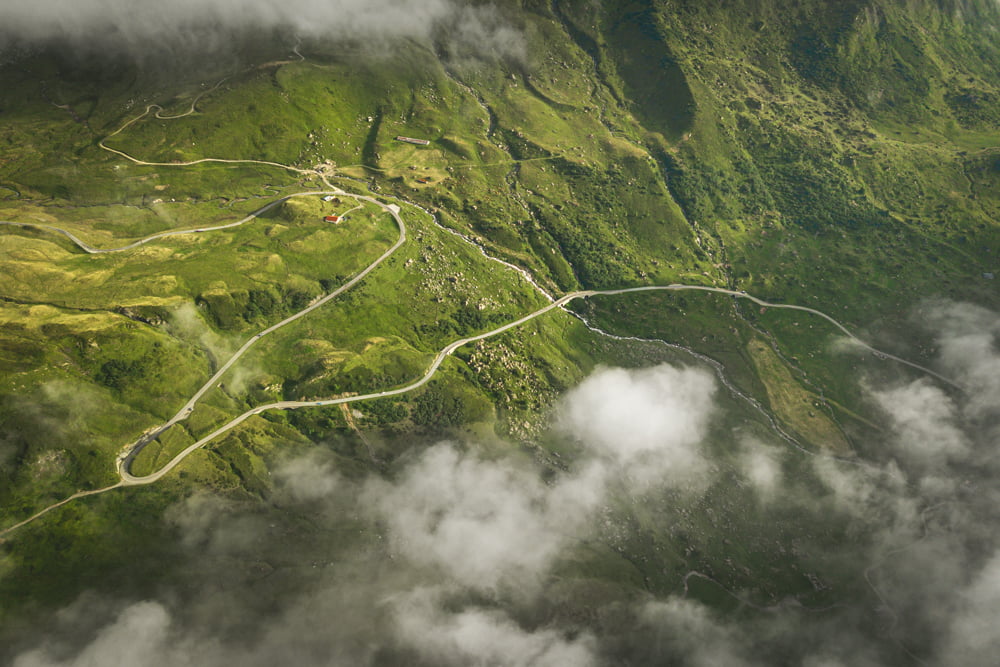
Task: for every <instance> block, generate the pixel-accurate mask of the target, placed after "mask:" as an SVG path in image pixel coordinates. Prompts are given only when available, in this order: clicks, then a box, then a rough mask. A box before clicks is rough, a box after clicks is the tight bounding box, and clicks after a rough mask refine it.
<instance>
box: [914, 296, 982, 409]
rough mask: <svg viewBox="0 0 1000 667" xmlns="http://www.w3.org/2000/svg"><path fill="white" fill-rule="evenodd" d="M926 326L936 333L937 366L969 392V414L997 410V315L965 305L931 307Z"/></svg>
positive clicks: (948, 304) (952, 304)
mask: <svg viewBox="0 0 1000 667" xmlns="http://www.w3.org/2000/svg"><path fill="white" fill-rule="evenodd" d="M927 324H928V325H929V326H930V327H932V328H933V329H935V330H936V331H937V332H938V345H939V347H940V351H939V356H940V359H941V364H942V365H943V366H944V367H945V369H946V370H947V371H948V372H949V373H951V374H953V375H955V376H956V377H957V378H958V379H959V381H960V383H961V384H962V385H963V386H965V387H966V388H967V389H968V390H969V392H970V395H969V406H968V411H969V413H970V414H971V415H973V416H983V415H987V414H996V413H997V412H998V411H1000V351H998V347H997V339H998V337H1000V315H998V314H997V313H994V312H992V311H990V310H987V309H985V308H981V307H979V306H975V305H972V304H968V303H946V304H934V305H933V306H931V308H930V310H929V313H928V314H927Z"/></svg>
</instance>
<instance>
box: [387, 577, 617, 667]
mask: <svg viewBox="0 0 1000 667" xmlns="http://www.w3.org/2000/svg"><path fill="white" fill-rule="evenodd" d="M437 597H438V594H437V593H435V592H433V591H428V590H419V591H416V592H414V593H412V594H410V595H407V596H405V597H404V598H403V599H401V600H397V601H395V609H394V612H395V619H396V628H395V634H396V638H397V640H399V641H400V642H402V643H403V644H404V645H406V646H408V647H411V648H413V649H414V650H416V652H417V653H418V654H420V655H421V656H422V657H424V658H425V659H428V660H430V661H432V662H433V663H434V664H442V665H477V666H482V667H488V666H491V665H496V666H497V667H499V666H501V665H502V666H503V667H528V666H531V667H563V666H567V665H573V666H574V667H589V666H591V665H595V664H597V662H596V658H595V655H594V650H595V645H596V642H595V640H594V639H593V637H591V636H590V635H588V634H586V633H585V634H582V635H580V636H577V637H575V638H573V639H567V638H566V637H564V636H563V634H562V633H560V632H557V631H555V630H551V629H540V630H535V631H528V630H525V629H523V628H522V627H520V626H519V625H518V624H517V623H515V622H514V621H513V620H511V619H510V617H508V616H507V615H506V614H504V613H503V612H500V611H496V610H487V609H478V608H466V609H462V610H460V611H454V612H450V611H445V610H444V609H442V605H441V602H440V600H438V599H437Z"/></svg>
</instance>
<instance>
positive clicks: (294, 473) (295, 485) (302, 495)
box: [273, 451, 344, 502]
mask: <svg viewBox="0 0 1000 667" xmlns="http://www.w3.org/2000/svg"><path fill="white" fill-rule="evenodd" d="M273 476H274V479H275V481H276V482H277V483H278V486H279V488H280V489H281V490H282V491H284V492H285V493H287V494H288V495H289V496H291V497H292V498H293V499H295V500H296V501H298V502H316V501H320V500H324V499H327V498H330V497H331V496H332V495H333V494H334V493H335V492H336V491H338V490H339V489H341V488H342V487H343V485H344V481H343V480H342V479H341V477H340V474H339V473H338V472H337V471H336V469H335V468H334V465H333V462H332V461H329V460H326V459H325V458H324V457H323V456H322V455H321V454H320V453H319V452H318V451H312V452H310V453H308V454H306V455H305V456H300V457H297V458H294V459H291V460H289V461H286V462H285V463H283V464H281V465H279V466H278V467H277V468H276V469H275V471H274V475H273Z"/></svg>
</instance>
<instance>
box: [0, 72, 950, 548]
mask: <svg viewBox="0 0 1000 667" xmlns="http://www.w3.org/2000/svg"><path fill="white" fill-rule="evenodd" d="M221 84H222V81H220V82H219V83H218V84H216V86H215V87H214V88H212V89H210V90H207V91H205V92H203V93H202V94H201V95H199V96H198V97H196V98H195V100H194V101H193V102H192V103H191V107H190V109H189V110H188V111H187V112H185V113H183V114H179V115H177V116H162V115H161V112H162V108H161V107H160V106H158V105H155V104H154V105H149V106H148V107H146V111H145V112H144V113H143V114H142V115H140V116H137V117H136V118H133V119H132V120H130V121H128V122H126V123H125V124H124V125H122V126H121V127H120V128H119V129H118V130H116V131H115V132H113V133H112V134H110V135H108V136H107V137H105V139H103V140H101V141H100V142H99V143H98V145H99V146H100V147H101V148H102V149H104V150H106V151H108V152H110V153H113V154H115V155H118V156H120V157H122V158H124V159H126V160H129V161H130V162H133V163H135V164H138V165H142V166H157V167H161V166H162V167H183V166H191V165H197V164H205V163H225V164H259V165H266V166H271V167H277V168H280V169H285V170H288V171H292V172H294V173H298V174H302V175H310V176H316V177H318V178H319V179H320V180H321V181H322V182H323V183H324V184H325V185H326V186H327V188H328V189H327V190H323V191H307V192H299V193H295V194H292V195H288V196H285V197H281V198H279V199H277V200H275V201H273V202H271V203H270V204H267V205H266V206H264V207H262V208H260V209H258V210H257V211H254V212H253V213H251V214H250V215H248V216H247V217H245V218H243V219H241V220H238V221H236V222H232V223H227V224H224V225H217V226H213V227H201V228H196V229H184V230H173V231H168V232H160V233H157V234H153V235H151V236H148V237H145V238H143V239H139V240H137V241H134V242H132V243H130V244H128V245H124V246H121V247H117V248H95V247H93V246H91V245H89V244H87V243H86V242H84V241H82V240H81V239H79V238H78V237H77V236H75V235H74V234H73V233H72V232H69V231H67V230H65V229H61V228H59V227H55V226H52V225H45V224H36V223H21V222H10V221H0V224H3V225H12V226H20V227H32V228H36V229H42V230H47V231H50V232H53V233H58V234H62V235H63V236H65V237H66V238H68V239H69V240H70V241H72V242H73V243H75V244H76V245H77V246H78V247H80V248H81V249H82V250H84V251H85V252H87V253H89V254H101V253H112V252H122V251H126V250H130V249H132V248H136V247H139V246H141V245H144V244H146V243H150V242H152V241H155V240H157V239H162V238H168V237H172V236H180V235H184V234H193V233H204V232H211V231H219V230H223V229H229V228H233V227H238V226H240V225H243V224H246V223H248V222H250V221H252V220H254V219H256V218H257V217H259V216H260V215H262V214H263V213H265V212H267V211H269V210H271V209H272V208H274V207H275V206H278V205H280V204H281V203H283V202H286V201H288V200H289V199H292V198H293V197H305V196H321V195H325V194H332V195H338V196H342V197H350V198H354V199H355V200H357V201H359V202H369V203H372V204H374V205H376V206H378V207H380V208H382V209H383V210H384V211H386V212H388V213H389V214H390V215H392V217H393V219H394V221H395V222H396V225H397V227H398V229H399V238H398V240H397V241H396V242H395V243H394V244H393V245H392V246H391V247H390V248H389V249H387V250H386V251H385V252H384V253H383V254H382V255H380V256H379V257H378V258H377V259H375V260H374V261H373V262H372V263H371V264H369V265H368V266H367V267H366V268H365V269H363V270H362V271H361V272H359V273H358V274H357V275H355V276H354V277H353V278H351V279H350V280H348V281H347V282H346V283H344V284H343V285H341V286H340V287H339V288H337V289H336V290H334V291H332V292H330V293H329V294H327V295H326V296H324V297H322V298H321V299H319V300H317V301H315V302H314V303H312V304H310V305H309V306H307V307H306V308H303V309H302V310H300V311H298V312H297V313H295V314H293V315H291V316H289V317H287V318H285V319H284V320H282V321H280V322H278V323H276V324H274V325H272V326H270V327H268V328H266V329H264V330H262V331H261V332H259V333H257V334H255V335H254V336H253V337H252V338H250V339H249V340H247V341H246V342H245V343H244V344H243V345H242V346H241V347H240V348H239V349H238V350H237V351H236V352H235V353H233V355H232V356H230V358H229V359H228V360H227V361H226V362H225V363H224V364H223V365H222V366H220V367H219V368H218V370H216V372H215V373H214V374H213V375H212V377H211V378H209V380H208V381H207V382H205V383H204V384H203V385H202V386H201V388H199V389H198V391H197V392H195V394H194V395H193V396H192V397H191V398H190V400H188V402H187V403H185V404H184V406H183V407H182V408H181V409H180V410H179V411H178V412H177V413H176V414H175V415H174V416H173V417H171V418H170V419H169V420H168V421H166V422H165V423H163V424H161V425H160V426H158V427H155V428H153V429H151V430H149V431H147V432H146V433H145V434H143V436H142V437H141V438H139V440H138V441H136V442H135V443H133V444H132V445H130V446H128V447H126V448H125V451H124V452H123V453H122V454H121V455H120V456H119V457H118V459H117V461H116V467H117V471H118V474H119V476H120V478H121V481H120V482H118V483H117V484H114V485H112V486H108V487H105V488H101V489H94V490H91V491H82V492H79V493H76V494H73V495H72V496H70V497H68V498H66V499H64V500H62V501H60V502H58V503H55V504H53V505H51V506H49V507H47V508H45V509H43V510H41V511H40V512H38V513H36V514H34V515H33V516H31V517H29V518H27V519H25V520H23V521H21V522H19V523H17V524H14V525H13V526H9V527H8V528H6V529H3V530H0V538H2V537H3V536H4V535H5V534H7V533H9V532H11V531H13V530H16V529H17V528H20V527H22V526H24V525H27V524H28V523H31V522H32V521H34V520H36V519H38V518H39V517H41V516H44V515H45V514H47V513H48V512H50V511H52V510H54V509H56V508H58V507H61V506H63V505H65V504H66V503H68V502H70V501H72V500H75V499H77V498H83V497H87V496H93V495H97V494H100V493H104V492H106V491H110V490H112V489H116V488H122V487H130V486H141V485H146V484H152V483H154V482H156V481H158V480H159V479H161V478H162V477H163V476H164V475H166V474H168V473H169V472H170V471H172V470H173V469H174V468H176V467H177V466H178V465H180V464H181V463H182V462H183V461H184V460H185V459H186V458H187V457H188V456H190V455H191V454H192V453H194V452H195V451H197V450H198V449H200V448H202V447H204V446H205V445H207V444H208V443H209V442H211V441H213V440H215V439H216V438H218V437H219V436H221V435H223V434H225V433H227V432H229V431H231V430H233V429H234V428H236V427H237V426H239V425H240V424H242V423H243V422H245V421H246V420H247V419H249V418H250V417H253V416H255V415H259V414H261V413H262V412H265V411H268V410H294V409H299V408H305V407H325V406H334V405H343V404H348V403H356V402H360V401H367V400H374V399H379V398H387V397H390V396H398V395H402V394H406V393H409V392H412V391H414V390H416V389H418V388H420V387H422V386H423V385H425V384H427V382H429V381H430V380H431V378H432V377H433V376H434V375H435V374H436V373H437V371H438V369H439V368H440V366H441V364H442V363H444V361H445V359H447V357H448V356H450V355H451V354H452V353H453V352H455V351H456V350H457V349H459V348H461V347H462V346H464V345H468V344H469V343H473V342H476V341H480V340H484V339H487V338H491V337H494V336H498V335H500V334H502V333H504V332H506V331H509V330H511V329H514V328H516V327H519V326H521V325H523V324H525V323H527V322H530V321H532V320H534V319H536V318H538V317H540V316H542V315H545V314H546V313H548V312H550V311H552V310H555V309H557V308H565V306H566V305H567V304H568V303H570V302H571V301H573V300H575V299H585V298H591V297H595V296H617V295H624V294H637V293H642V292H657V291H701V292H711V293H716V294H724V295H728V296H731V297H734V298H741V299H747V300H749V301H752V302H753V303H756V304H758V305H761V306H765V307H768V308H777V309H786V310H797V311H801V312H804V313H809V314H812V315H815V316H818V317H820V318H822V319H824V320H826V321H827V322H829V323H830V324H832V325H833V326H834V327H836V328H837V329H838V330H839V331H840V332H842V333H843V334H844V335H845V336H847V337H848V338H849V339H850V340H852V341H854V342H855V343H856V344H857V345H859V346H860V347H861V348H863V349H865V350H868V351H869V352H871V353H873V354H875V355H877V356H879V357H880V358H883V359H891V360H893V361H896V362H898V363H901V364H904V365H906V366H909V367H911V368H914V369H916V370H919V371H921V372H923V373H926V374H928V375H931V376H933V377H935V378H937V379H938V380H940V381H942V382H944V383H946V384H948V385H949V386H952V387H955V388H957V389H959V390H961V387H959V386H958V385H957V384H955V383H954V382H953V381H951V380H949V379H948V378H946V377H943V376H942V375H940V374H939V373H937V372H935V371H933V370H931V369H929V368H926V367H924V366H921V365H919V364H916V363H913V362H910V361H907V360H906V359H902V358H900V357H897V356H895V355H891V354H888V353H885V352H882V351H880V350H877V349H875V348H874V347H872V346H871V345H869V344H867V343H865V342H864V341H862V340H861V339H859V338H858V337H857V336H855V335H854V334H853V333H851V331H850V330H849V329H847V328H846V327H845V326H844V325H842V324H841V323H840V322H838V321H837V320H835V319H834V318H832V317H830V316H829V315H827V314H826V313H823V312H822V311H819V310H816V309H814V308H808V307H805V306H795V305H790V304H779V303H772V302H769V301H765V300H763V299H760V298H758V297H755V296H751V295H749V294H747V293H746V292H742V291H736V290H730V289H725V288H719V287H707V286H704V285H684V284H672V285H663V286H653V285H651V286H643V287H631V288H623V289H613V290H581V291H576V292H571V293H569V294H566V295H564V296H562V297H561V298H558V299H555V300H552V297H551V296H550V295H549V294H548V293H547V292H546V291H545V290H543V289H542V288H541V287H540V286H539V285H538V284H537V283H536V282H535V281H534V279H533V277H532V276H531V275H530V274H528V273H527V272H526V271H525V270H524V269H522V268H520V267H516V266H513V265H510V264H507V263H506V262H502V260H498V261H501V262H502V263H503V264H505V265H506V266H507V267H509V268H510V269H512V270H515V271H517V272H519V273H520V274H521V275H522V276H525V277H526V279H527V280H528V282H529V283H530V284H532V285H533V286H534V287H535V289H537V290H538V291H539V292H540V293H541V294H543V295H544V296H545V297H546V298H547V299H548V300H549V301H550V303H548V304H547V305H545V306H544V307H542V308H539V309H538V310H535V311H534V312H532V313H529V314H527V315H525V316H523V317H521V318H520V319H517V320H515V321H512V322H509V323H507V324H505V325H503V326H500V327H497V328H495V329H492V330H490V331H487V332H485V333H481V334H477V335H474V336H469V337H465V338H460V339H458V340H456V341H454V342H452V343H449V344H448V345H447V346H445V347H444V348H442V349H441V350H440V351H439V352H438V353H437V354H436V355H435V356H434V358H433V359H432V361H431V363H430V365H429V366H428V368H427V370H426V371H425V372H424V374H423V375H422V376H421V377H420V378H418V379H417V380H415V381H414V382H412V383H410V384H408V385H405V386H402V387H398V388H394V389H386V390H384V391H380V392H375V393H369V394H362V395H358V396H349V397H343V398H336V399H327V400H318V401H278V402H275V403H268V404H266V405H261V406H258V407H255V408H252V409H250V410H247V411H246V412H244V413H243V414H241V415H239V416H238V417H235V418H234V419H232V420H230V421H229V422H227V423H226V424H224V425H222V426H220V427H219V428H217V429H216V430H214V431H213V432H212V433H209V434H208V435H206V436H204V437H203V438H201V439H199V440H198V441H197V442H195V443H194V444H192V445H190V446H188V447H187V448H185V449H184V450H183V451H181V452H180V453H178V454H177V455H176V456H175V457H174V458H173V459H171V460H170V461H169V462H168V463H167V464H166V465H164V466H163V467H162V468H160V469H159V470H157V471H155V472H153V473H151V474H149V475H144V476H136V475H133V474H132V473H131V471H130V469H131V464H132V462H133V460H134V459H135V456H136V455H137V454H138V453H139V452H140V451H141V450H142V449H143V447H145V446H146V445H147V444H149V443H150V442H152V441H154V440H155V439H156V438H157V437H159V436H160V435H161V434H162V433H163V432H164V431H166V430H167V429H168V428H170V427H171V426H173V425H175V424H177V423H178V422H181V421H183V420H185V419H187V417H188V416H189V415H190V414H191V412H192V411H193V410H194V406H195V405H196V404H197V403H198V401H199V400H200V399H201V398H202V397H203V396H204V394H205V393H206V392H207V391H209V390H210V389H211V388H212V387H213V386H214V385H215V384H216V383H217V382H218V381H219V379H220V378H221V377H222V376H223V375H224V374H225V373H226V372H227V371H228V370H229V369H230V368H231V367H232V366H233V365H234V364H235V363H237V362H238V361H239V360H240V359H241V358H242V357H243V356H244V355H245V354H246V353H247V352H248V351H249V350H250V349H251V348H252V347H253V346H254V345H256V344H257V342H258V341H260V340H261V339H262V338H263V337H265V336H267V335H269V334H271V333H274V332H275V331H277V330H279V329H281V328H282V327H285V326H287V325H289V324H291V323H292V322H295V321H297V320H299V319H301V318H303V317H305V316H306V315H308V314H309V313H311V312H312V311H314V310H316V309H317V308H320V307H322V306H324V305H326V304H327V303H328V302H330V301H331V300H332V299H334V298H336V297H337V296H339V295H340V294H342V293H344V292H345V291H347V290H349V289H350V288H351V287H353V286H355V285H357V284H358V283H359V282H360V281H361V280H363V279H364V278H365V277H366V276H367V275H369V274H370V273H371V272H372V271H374V270H375V269H376V268H377V267H378V266H379V265H381V264H382V263H383V262H385V260H387V259H388V258H389V257H390V256H392V255H393V253H395V252H396V251H397V250H398V249H399V248H400V247H401V246H402V245H403V244H404V243H405V242H406V240H407V235H406V225H405V223H404V222H403V219H402V217H401V216H400V212H401V208H400V206H399V205H397V204H387V203H385V202H382V201H379V200H377V199H375V198H373V197H369V196H365V195H359V194H352V193H349V192H346V191H344V190H341V189H340V188H337V187H335V186H333V185H331V184H330V182H329V180H327V178H326V176H325V175H324V174H323V173H322V172H321V171H320V170H319V169H302V168H299V167H294V166H290V165H284V164H280V163H277V162H268V161H260V160H231V159H222V158H202V159H198V160H192V161H188V162H147V161H144V160H140V159H138V158H135V157H133V156H131V155H129V154H127V153H125V152H123V151H120V150H117V149H114V148H110V147H109V146H107V145H106V143H105V142H106V141H107V140H108V139H111V138H112V137H114V136H116V135H118V134H120V133H121V132H122V131H123V130H125V129H126V128H128V127H130V126H131V125H133V124H134V123H136V122H137V121H139V120H141V119H142V118H144V117H146V116H148V115H149V114H150V112H152V111H153V110H154V109H156V114H155V115H156V117H157V118H161V119H163V120H167V119H173V118H181V117H184V116H187V115H190V114H192V113H195V110H196V105H197V103H198V101H199V100H200V99H201V97H202V96H203V95H205V94H207V93H208V92H211V91H212V90H215V89H216V88H218V87H219V86H220V85H221ZM456 235H457V236H459V237H460V238H462V239H464V240H465V241H466V242H469V243H472V245H473V246H475V247H476V248H477V249H479V250H480V252H483V253H484V254H485V250H483V248H481V247H480V246H479V245H478V244H475V243H473V242H472V241H471V240H470V239H467V238H466V237H465V236H463V235H461V234H458V233H457V232H456ZM487 257H490V256H489V255H487ZM490 259H495V258H492V257H490Z"/></svg>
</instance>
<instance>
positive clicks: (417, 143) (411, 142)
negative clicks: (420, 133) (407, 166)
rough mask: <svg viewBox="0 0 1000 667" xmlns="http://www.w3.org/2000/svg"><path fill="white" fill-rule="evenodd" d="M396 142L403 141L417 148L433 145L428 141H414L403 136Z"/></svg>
mask: <svg viewBox="0 0 1000 667" xmlns="http://www.w3.org/2000/svg"><path fill="white" fill-rule="evenodd" d="M396 141H402V142H403V143H407V144H416V145H417V146H427V145H428V144H430V143H431V142H429V141H427V140H426V139H414V138H413V137H403V136H399V137H396Z"/></svg>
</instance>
